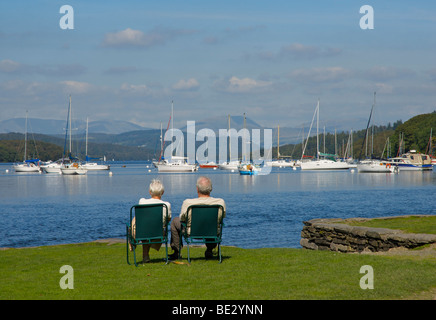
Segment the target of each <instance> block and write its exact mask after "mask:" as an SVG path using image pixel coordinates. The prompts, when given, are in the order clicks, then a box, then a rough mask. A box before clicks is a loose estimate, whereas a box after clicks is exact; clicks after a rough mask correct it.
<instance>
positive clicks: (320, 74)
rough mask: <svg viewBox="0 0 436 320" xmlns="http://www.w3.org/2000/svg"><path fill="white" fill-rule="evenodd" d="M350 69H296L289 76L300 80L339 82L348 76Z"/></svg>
mask: <svg viewBox="0 0 436 320" xmlns="http://www.w3.org/2000/svg"><path fill="white" fill-rule="evenodd" d="M349 74H350V71H349V70H347V69H345V68H342V67H325V68H311V69H297V70H294V71H292V72H291V74H290V76H291V77H292V78H295V79H296V80H298V81H302V82H318V83H321V82H339V81H342V80H345V78H346V77H347V76H349Z"/></svg>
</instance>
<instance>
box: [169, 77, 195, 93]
mask: <svg viewBox="0 0 436 320" xmlns="http://www.w3.org/2000/svg"><path fill="white" fill-rule="evenodd" d="M199 87H200V84H199V83H198V81H197V79H195V78H190V79H188V80H184V79H181V80H179V81H178V82H177V83H176V84H175V85H173V89H174V90H182V91H183V90H197V89H198V88H199Z"/></svg>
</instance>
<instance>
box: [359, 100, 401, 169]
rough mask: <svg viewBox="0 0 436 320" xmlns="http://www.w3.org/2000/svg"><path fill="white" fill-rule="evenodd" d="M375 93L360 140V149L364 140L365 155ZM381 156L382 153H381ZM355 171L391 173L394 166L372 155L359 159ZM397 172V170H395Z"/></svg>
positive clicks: (372, 146)
mask: <svg viewBox="0 0 436 320" xmlns="http://www.w3.org/2000/svg"><path fill="white" fill-rule="evenodd" d="M375 95H376V93H375V92H374V103H373V105H372V107H371V113H370V114H369V119H368V124H367V126H366V132H365V137H364V138H363V142H362V149H363V143H365V142H366V149H365V150H366V151H365V153H366V155H367V150H368V130H369V127H370V124H371V118H373V116H372V114H373V112H374V107H375ZM373 126H374V123H373ZM373 131H374V127H373V130H372V134H371V141H372V142H371V150H370V151H371V152H370V153H371V156H372V154H373V151H374V150H373V149H374V142H373V141H374V137H373V135H374V132H373ZM383 152H384V150H383ZM382 156H383V154H382ZM357 171H358V172H359V173H361V172H362V173H365V172H368V173H391V172H394V168H393V167H392V165H391V164H390V163H389V161H385V160H380V159H373V158H372V157H371V158H370V159H365V160H362V161H359V163H358V164H357ZM397 172H398V170H397Z"/></svg>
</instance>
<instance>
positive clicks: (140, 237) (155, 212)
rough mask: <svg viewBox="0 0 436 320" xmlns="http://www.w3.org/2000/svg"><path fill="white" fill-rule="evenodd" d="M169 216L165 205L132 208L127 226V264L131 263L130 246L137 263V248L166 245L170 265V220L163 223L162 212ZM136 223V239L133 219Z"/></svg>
mask: <svg viewBox="0 0 436 320" xmlns="http://www.w3.org/2000/svg"><path fill="white" fill-rule="evenodd" d="M163 210H165V212H166V215H167V216H168V207H167V205H166V204H164V203H156V204H137V205H134V206H132V207H131V208H130V220H129V223H128V224H127V225H126V240H127V241H126V242H127V263H128V264H129V265H130V264H131V263H130V262H129V244H131V245H132V247H133V261H134V264H135V266H138V264H137V262H136V246H138V245H142V244H153V243H165V253H166V263H168V222H167V221H168V219H166V220H165V221H166V223H165V224H164V222H163V217H162V212H163ZM133 217H135V219H136V221H135V224H136V237H135V238H133V235H132V219H133Z"/></svg>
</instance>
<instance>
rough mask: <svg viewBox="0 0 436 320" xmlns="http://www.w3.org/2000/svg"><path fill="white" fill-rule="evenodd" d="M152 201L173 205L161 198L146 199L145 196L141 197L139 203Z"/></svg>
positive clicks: (150, 202)
mask: <svg viewBox="0 0 436 320" xmlns="http://www.w3.org/2000/svg"><path fill="white" fill-rule="evenodd" d="M152 203H165V204H166V205H167V206H169V207H171V203H169V202H168V201H163V200H161V199H153V198H150V199H145V198H141V199H139V204H152Z"/></svg>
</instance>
